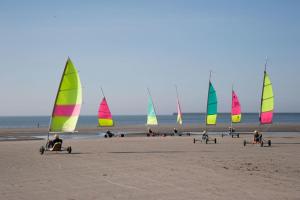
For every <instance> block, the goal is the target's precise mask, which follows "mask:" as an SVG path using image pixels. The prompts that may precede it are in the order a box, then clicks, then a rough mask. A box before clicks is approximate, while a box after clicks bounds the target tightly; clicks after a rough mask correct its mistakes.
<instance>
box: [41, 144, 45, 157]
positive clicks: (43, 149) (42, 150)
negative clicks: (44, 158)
mask: <svg viewBox="0 0 300 200" xmlns="http://www.w3.org/2000/svg"><path fill="white" fill-rule="evenodd" d="M44 152H45V147H44V146H41V148H40V154H41V155H43V154H44Z"/></svg>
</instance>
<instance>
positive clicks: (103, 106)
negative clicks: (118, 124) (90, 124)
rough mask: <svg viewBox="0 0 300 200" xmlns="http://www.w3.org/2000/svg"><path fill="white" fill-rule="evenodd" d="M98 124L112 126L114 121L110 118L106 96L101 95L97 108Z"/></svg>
mask: <svg viewBox="0 0 300 200" xmlns="http://www.w3.org/2000/svg"><path fill="white" fill-rule="evenodd" d="M98 125H99V126H113V125H114V121H113V119H112V115H111V112H110V110H109V107H108V104H107V101H106V98H105V97H103V99H102V101H101V103H100V106H99V110H98Z"/></svg>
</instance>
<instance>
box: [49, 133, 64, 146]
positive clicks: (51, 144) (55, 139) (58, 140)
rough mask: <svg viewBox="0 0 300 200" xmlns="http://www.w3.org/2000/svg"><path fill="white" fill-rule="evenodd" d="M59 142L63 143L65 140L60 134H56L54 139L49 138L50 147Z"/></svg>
mask: <svg viewBox="0 0 300 200" xmlns="http://www.w3.org/2000/svg"><path fill="white" fill-rule="evenodd" d="M58 142H60V143H61V144H62V143H63V140H62V139H60V138H59V135H58V134H55V135H54V139H53V140H49V142H48V147H49V148H52V147H53V146H54V145H55V143H58Z"/></svg>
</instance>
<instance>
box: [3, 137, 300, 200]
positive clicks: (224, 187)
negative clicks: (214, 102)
mask: <svg viewBox="0 0 300 200" xmlns="http://www.w3.org/2000/svg"><path fill="white" fill-rule="evenodd" d="M245 138H248V139H250V138H251V137H250V136H242V138H230V137H224V138H218V142H219V143H218V144H202V143H200V142H198V143H196V144H193V143H192V137H154V138H147V137H125V138H110V139H95V140H68V141H65V143H66V145H72V147H73V153H72V154H64V153H46V154H45V155H40V154H39V153H38V149H39V147H40V146H41V145H42V144H43V143H44V141H13V142H1V143H0V159H1V161H0V180H1V181H0V199H30V200H35V199H39V200H40V199H70V200H71V199H83V200H89V199H128V200H135V199H137V200H141V199H146V200H148V199H153V200H158V199H172V200H173V199H174V200H175V199H178V200H192V199H197V200H198V199H280V200H281V199H300V137H273V138H271V139H272V142H273V145H272V147H263V148H262V147H259V146H257V145H247V146H246V147H244V146H243V145H242V142H243V140H244V139H245ZM251 139H252V138H251ZM276 143H277V144H276ZM288 143H290V144H288Z"/></svg>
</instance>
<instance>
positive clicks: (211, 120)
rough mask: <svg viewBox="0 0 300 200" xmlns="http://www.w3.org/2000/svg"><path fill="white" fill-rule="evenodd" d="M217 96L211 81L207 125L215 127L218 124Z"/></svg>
mask: <svg viewBox="0 0 300 200" xmlns="http://www.w3.org/2000/svg"><path fill="white" fill-rule="evenodd" d="M217 106H218V102H217V94H216V90H215V89H214V87H213V85H212V83H211V82H210V81H209V87H208V97H207V110H206V114H207V115H206V124H207V125H215V124H216V123H217Z"/></svg>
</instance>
